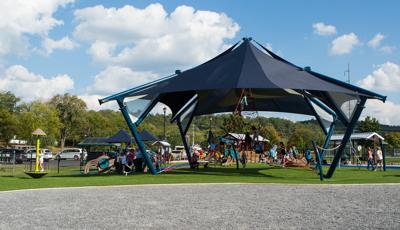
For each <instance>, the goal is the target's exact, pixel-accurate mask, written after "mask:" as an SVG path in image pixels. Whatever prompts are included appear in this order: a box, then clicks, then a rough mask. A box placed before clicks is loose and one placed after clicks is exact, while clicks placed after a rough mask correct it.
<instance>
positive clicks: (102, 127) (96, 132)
mask: <svg viewBox="0 0 400 230" xmlns="http://www.w3.org/2000/svg"><path fill="white" fill-rule="evenodd" d="M170 119H171V116H170V115H167V117H166V130H165V136H166V139H167V140H168V141H169V142H170V143H171V144H172V145H173V146H175V145H182V142H181V138H180V134H179V131H178V128H177V126H176V124H171V123H170V122H169V120H170ZM252 126H255V127H256V128H257V129H258V130H259V133H260V135H262V136H263V137H265V138H267V139H269V140H270V142H271V144H277V143H279V142H281V141H283V142H284V143H286V144H289V145H296V146H297V147H298V148H305V147H306V146H308V145H309V144H310V143H311V140H316V141H317V142H318V143H321V142H322V141H323V140H324V135H323V133H322V130H321V128H320V127H319V125H318V123H317V122H316V121H315V120H309V121H302V122H293V121H290V120H287V119H282V118H274V117H268V118H267V117H262V116H259V117H255V118H248V117H242V116H237V115H232V114H218V115H204V116H199V117H195V118H194V119H193V123H192V125H191V126H190V128H189V130H188V133H187V138H188V140H189V143H190V144H192V142H193V137H194V140H195V143H196V144H202V145H203V146H205V145H207V143H206V136H207V132H208V130H209V129H211V130H212V131H213V132H214V133H215V135H217V136H220V135H224V134H225V133H228V132H235V133H245V132H250V131H251V127H252ZM38 127H40V128H41V129H43V130H44V131H45V132H46V133H47V138H46V141H45V144H46V145H48V146H58V147H61V148H62V147H63V146H76V145H77V144H78V143H79V142H80V141H82V140H83V139H85V138H86V137H107V136H111V135H113V134H115V133H116V132H117V131H118V130H120V129H125V130H128V127H127V125H126V123H125V121H124V119H123V117H122V115H121V113H120V112H119V111H113V110H100V111H93V110H88V109H87V107H86V104H85V102H84V101H82V100H81V99H80V98H78V97H77V96H74V95H70V94H64V95H56V96H54V97H53V98H51V99H50V100H49V101H48V102H40V101H34V102H30V103H25V102H23V103H22V102H20V99H19V98H18V97H16V96H15V95H13V94H12V93H10V92H2V93H0V142H1V144H0V145H3V146H4V145H6V143H8V141H9V140H11V139H12V138H14V137H15V138H17V139H23V140H28V142H30V143H32V136H31V133H32V131H33V130H34V129H36V128H38ZM382 127H383V128H382ZM386 127H387V126H382V125H380V124H379V122H378V121H377V120H376V119H375V118H370V117H367V118H366V119H365V120H364V121H361V122H359V124H358V126H357V128H356V129H357V130H358V131H382V130H383V129H385V128H386ZM139 128H140V129H146V130H148V131H149V132H151V133H153V134H154V135H156V136H157V137H159V138H160V139H164V116H163V114H150V115H149V116H148V117H147V118H146V119H145V120H144V122H143V123H142V124H141V126H140V127H139ZM343 129H344V127H342V126H340V124H338V125H337V128H336V133H340V132H341V130H343ZM393 130H394V131H393ZM399 131H400V129H399V127H397V129H396V127H392V131H391V132H386V133H385V137H386V138H387V142H388V143H389V144H391V145H393V146H396V147H400V132H399Z"/></svg>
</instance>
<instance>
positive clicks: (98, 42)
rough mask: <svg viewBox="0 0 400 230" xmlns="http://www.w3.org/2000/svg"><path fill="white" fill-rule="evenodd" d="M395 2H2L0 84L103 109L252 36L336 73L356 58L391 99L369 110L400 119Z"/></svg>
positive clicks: (359, 70) (369, 82) (360, 80)
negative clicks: (104, 103)
mask: <svg viewBox="0 0 400 230" xmlns="http://www.w3.org/2000/svg"><path fill="white" fill-rule="evenodd" d="M183 6H186V7H183ZM398 9H400V3H399V2H398V1H204V0H203V1H100V0H98V1H79V0H75V1H73V0H54V1H11V0H10V1H8V0H5V1H1V2H0V11H3V12H0V15H4V18H3V20H2V21H3V22H0V28H1V29H2V35H0V90H11V91H13V92H15V93H16V94H17V95H18V96H20V97H21V98H22V99H23V100H24V101H32V100H47V99H48V98H50V97H51V96H53V95H54V94H55V93H57V92H58V93H64V92H70V93H74V94H77V95H79V96H81V98H82V99H84V100H85V101H86V102H87V104H88V107H89V108H93V109H99V107H98V105H97V104H96V98H98V97H102V96H107V95H109V94H112V93H115V92H118V91H120V90H123V89H126V88H129V87H131V86H134V85H137V84H141V83H144V82H146V81H150V80H154V79H156V78H158V77H161V76H163V75H166V74H169V73H172V72H173V71H174V70H175V69H185V68H189V67H191V66H194V65H197V64H200V63H201V62H202V61H205V60H207V59H208V58H211V57H213V56H214V55H216V54H218V53H219V52H221V51H223V49H224V48H226V47H227V46H228V45H230V44H233V43H234V42H236V41H238V40H239V39H241V38H242V37H244V36H246V37H247V36H250V37H253V38H254V39H255V40H257V41H258V42H260V43H262V44H264V45H267V46H269V47H270V48H272V49H273V51H274V52H276V53H278V54H279V55H281V56H283V57H284V58H286V59H288V60H290V61H291V62H293V63H295V64H297V65H299V66H311V67H312V69H313V70H316V71H318V72H321V73H324V74H326V75H329V76H331V77H334V78H337V79H339V80H346V79H347V77H345V76H344V71H345V70H346V69H347V64H348V63H350V68H351V81H352V83H353V84H357V85H359V86H363V87H366V88H368V89H370V90H373V91H377V92H379V93H381V94H384V95H387V96H388V102H387V103H386V104H382V103H379V102H370V103H369V104H368V107H367V109H366V111H365V112H364V116H366V115H372V116H375V117H378V118H379V119H380V120H381V122H382V123H386V124H397V125H400V118H398V117H397V115H396V114H397V113H398V112H400V97H399V92H398V90H397V88H398V87H400V60H399V59H400V58H399V57H400V55H399V54H400V31H399V29H398V25H396V23H397V22H399V21H400V16H399V14H398ZM184 41H188V42H184ZM166 44H167V45H166ZM145 46H147V47H150V48H149V49H148V50H145V49H143V48H141V47H145ZM113 82H119V83H113ZM123 82H126V83H123ZM105 108H107V107H105ZM289 118H295V119H296V118H297V117H290V116H289Z"/></svg>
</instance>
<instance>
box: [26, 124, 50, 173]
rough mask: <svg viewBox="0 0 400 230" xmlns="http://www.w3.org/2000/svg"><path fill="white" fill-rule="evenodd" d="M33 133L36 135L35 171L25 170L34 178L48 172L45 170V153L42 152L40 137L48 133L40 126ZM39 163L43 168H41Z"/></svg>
mask: <svg viewBox="0 0 400 230" xmlns="http://www.w3.org/2000/svg"><path fill="white" fill-rule="evenodd" d="M32 135H33V136H35V137H36V162H35V171H29V172H25V174H27V175H29V176H30V177H32V178H41V177H43V176H44V175H46V174H47V173H48V172H45V171H44V167H43V161H44V155H43V153H41V152H40V138H41V137H44V136H46V133H45V132H44V131H43V130H41V129H39V128H38V129H36V130H35V131H33V133H32ZM39 164H40V168H41V170H39Z"/></svg>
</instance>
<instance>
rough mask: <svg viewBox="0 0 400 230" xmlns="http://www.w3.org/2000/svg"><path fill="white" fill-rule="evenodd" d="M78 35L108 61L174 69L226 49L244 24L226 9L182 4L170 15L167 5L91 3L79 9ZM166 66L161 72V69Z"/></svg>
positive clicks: (93, 52)
mask: <svg viewBox="0 0 400 230" xmlns="http://www.w3.org/2000/svg"><path fill="white" fill-rule="evenodd" d="M74 15H75V19H76V21H77V22H78V25H77V26H76V28H75V30H74V35H75V37H76V38H78V39H80V40H82V41H85V42H88V43H90V44H91V47H90V49H89V50H88V53H89V54H90V55H91V56H92V58H93V60H94V61H95V62H97V63H102V64H103V65H105V66H107V65H119V66H129V67H131V68H133V69H135V70H139V71H143V70H155V69H157V70H158V72H163V71H166V72H172V71H173V70H175V69H176V68H187V67H189V66H192V65H194V64H199V63H201V62H203V61H205V60H207V59H208V58H211V57H213V56H214V55H216V54H217V53H218V52H221V51H222V49H223V47H225V40H226V39H232V38H234V37H235V35H236V33H237V32H238V31H239V25H238V24H237V23H236V22H234V21H233V20H232V19H231V18H229V17H228V16H227V15H225V14H224V13H216V12H211V11H200V10H197V11H196V10H195V9H194V8H192V7H189V6H178V7H177V8H176V9H175V10H174V11H173V12H172V13H170V14H168V13H167V12H166V11H165V9H164V8H163V6H162V5H161V4H158V3H157V4H151V5H149V6H147V7H146V8H144V9H139V8H135V7H133V6H130V5H127V6H124V7H122V8H105V7H104V6H94V7H88V8H84V9H80V10H76V11H75V13H74ZM160 70H161V71H160Z"/></svg>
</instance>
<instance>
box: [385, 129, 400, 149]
mask: <svg viewBox="0 0 400 230" xmlns="http://www.w3.org/2000/svg"><path fill="white" fill-rule="evenodd" d="M385 140H386V141H387V143H389V144H390V145H391V146H393V147H395V148H400V133H398V132H396V133H386V134H385Z"/></svg>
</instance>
